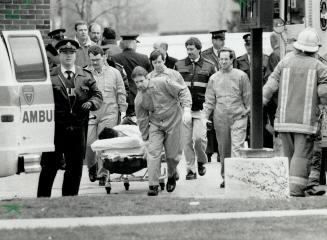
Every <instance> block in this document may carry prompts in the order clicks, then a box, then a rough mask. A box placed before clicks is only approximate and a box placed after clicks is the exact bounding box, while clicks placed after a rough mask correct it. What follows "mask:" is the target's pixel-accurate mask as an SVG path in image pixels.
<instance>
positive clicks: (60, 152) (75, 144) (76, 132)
mask: <svg viewBox="0 0 327 240" xmlns="http://www.w3.org/2000/svg"><path fill="white" fill-rule="evenodd" d="M86 133H87V126H82V127H73V128H65V127H57V126H56V132H55V152H47V153H43V154H42V157H41V166H42V170H41V173H40V177H39V185H38V190H37V197H50V196H51V190H52V185H53V182H54V179H55V177H56V174H57V171H58V169H59V168H60V165H61V162H62V159H64V160H65V162H66V167H65V173H64V181H63V184H62V196H75V195H78V190H79V186H80V182H81V177H82V170H83V159H84V156H85V143H86Z"/></svg>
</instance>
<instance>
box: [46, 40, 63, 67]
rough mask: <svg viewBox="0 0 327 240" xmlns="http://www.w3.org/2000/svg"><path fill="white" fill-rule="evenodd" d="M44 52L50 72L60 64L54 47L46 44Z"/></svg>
mask: <svg viewBox="0 0 327 240" xmlns="http://www.w3.org/2000/svg"><path fill="white" fill-rule="evenodd" d="M45 50H46V53H47V58H48V63H49V68H50V71H51V70H52V69H53V68H55V67H56V66H58V65H59V64H60V60H59V53H58V51H57V49H55V47H54V46H52V44H48V45H47V46H46V47H45Z"/></svg>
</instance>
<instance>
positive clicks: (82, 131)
mask: <svg viewBox="0 0 327 240" xmlns="http://www.w3.org/2000/svg"><path fill="white" fill-rule="evenodd" d="M78 47H79V45H78V43H77V42H76V41H74V40H71V39H64V40H61V41H60V42H58V43H57V45H56V49H58V52H59V57H60V66H58V67H57V68H55V69H53V71H52V73H51V81H52V88H53V95H54V101H55V140H54V141H55V143H54V144H55V152H48V153H43V154H42V158H41V166H42V170H41V173H40V178H39V186H38V192H37V196H38V197H50V196H51V189H52V185H53V182H54V179H55V177H56V174H57V170H58V168H59V167H60V161H61V159H65V162H66V168H65V173H64V180H63V184H62V195H63V196H74V195H78V191H79V185H80V181H81V177H82V169H83V159H84V155H85V145H86V136H87V126H88V121H89V111H90V110H91V111H95V110H97V109H99V108H100V106H101V104H102V94H101V92H100V91H99V90H98V88H97V85H96V82H95V80H94V78H93V76H92V74H91V72H89V71H87V70H84V69H82V68H80V67H79V66H77V65H74V62H75V58H76V50H77V49H78Z"/></svg>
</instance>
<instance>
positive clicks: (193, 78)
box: [175, 56, 215, 111]
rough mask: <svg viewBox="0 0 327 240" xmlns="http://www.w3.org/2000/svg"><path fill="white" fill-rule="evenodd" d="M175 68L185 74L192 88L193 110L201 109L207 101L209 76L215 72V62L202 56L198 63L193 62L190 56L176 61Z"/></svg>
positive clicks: (186, 80)
mask: <svg viewBox="0 0 327 240" xmlns="http://www.w3.org/2000/svg"><path fill="white" fill-rule="evenodd" d="M175 69H176V70H177V71H178V72H179V73H180V74H181V75H182V76H183V78H184V81H185V83H186V85H187V86H188V88H189V89H190V92H191V95H192V111H199V110H201V109H202V108H203V106H202V105H203V103H204V101H205V92H206V88H207V85H208V81H209V78H210V76H211V75H212V74H214V73H215V65H214V63H212V62H211V61H209V60H207V59H205V58H203V57H202V56H201V57H200V59H199V61H198V62H196V63H192V61H191V60H190V58H185V59H182V60H179V61H177V62H176V64H175Z"/></svg>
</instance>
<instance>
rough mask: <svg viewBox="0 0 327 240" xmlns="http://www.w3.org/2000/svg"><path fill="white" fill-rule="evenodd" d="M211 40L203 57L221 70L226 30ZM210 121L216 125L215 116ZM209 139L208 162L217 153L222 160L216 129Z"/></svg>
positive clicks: (211, 116) (216, 34)
mask: <svg viewBox="0 0 327 240" xmlns="http://www.w3.org/2000/svg"><path fill="white" fill-rule="evenodd" d="M210 33H211V39H212V47H211V48H208V49H207V50H204V51H203V52H202V56H203V57H204V58H206V59H208V60H210V61H211V62H213V63H214V64H215V67H216V70H217V71H218V70H219V59H218V51H219V50H220V49H221V48H222V47H224V45H225V33H226V30H218V31H212V32H210ZM209 120H210V121H211V122H212V123H214V121H213V114H211V115H210V118H209ZM207 138H208V145H207V150H206V153H207V157H208V161H209V162H210V161H211V156H212V154H213V153H214V152H217V153H218V155H217V162H218V161H219V160H220V157H219V151H218V143H217V138H216V132H215V129H214V127H213V128H212V129H208V131H207Z"/></svg>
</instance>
